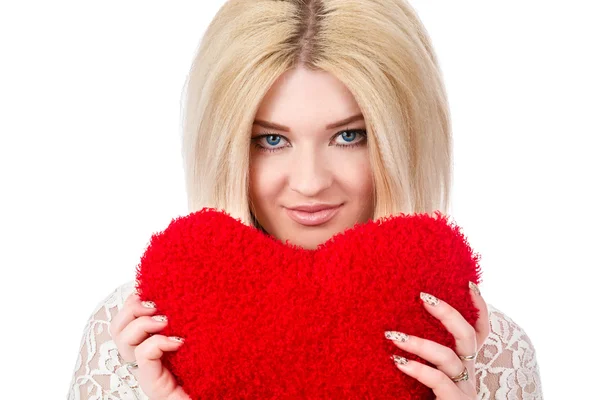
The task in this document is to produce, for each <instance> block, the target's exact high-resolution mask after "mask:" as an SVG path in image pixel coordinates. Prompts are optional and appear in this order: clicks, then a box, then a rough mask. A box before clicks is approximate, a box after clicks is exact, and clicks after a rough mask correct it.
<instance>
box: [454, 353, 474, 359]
mask: <svg viewBox="0 0 600 400" xmlns="http://www.w3.org/2000/svg"><path fill="white" fill-rule="evenodd" d="M458 358H460V359H461V360H474V359H476V358H477V353H475V354H473V355H472V356H458Z"/></svg>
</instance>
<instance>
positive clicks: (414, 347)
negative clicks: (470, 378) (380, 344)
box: [385, 331, 465, 376]
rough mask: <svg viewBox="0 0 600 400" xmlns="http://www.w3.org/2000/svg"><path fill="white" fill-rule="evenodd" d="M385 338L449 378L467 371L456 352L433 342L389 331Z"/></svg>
mask: <svg viewBox="0 0 600 400" xmlns="http://www.w3.org/2000/svg"><path fill="white" fill-rule="evenodd" d="M385 337H386V338H387V339H389V340H391V341H392V342H393V343H394V344H395V345H396V346H397V347H398V348H400V349H402V350H405V351H408V352H409V353H412V354H415V355H417V356H419V357H421V358H422V359H424V360H427V361H429V362H430V363H432V364H433V365H435V366H436V367H437V368H438V369H439V370H440V371H442V372H443V373H444V374H446V375H448V376H458V375H460V373H461V372H463V370H464V369H465V366H464V364H463V362H462V360H461V359H460V358H458V355H456V353H455V352H454V350H452V349H451V348H449V347H446V346H443V345H441V344H439V343H436V342H434V341H432V340H427V339H423V338H420V337H418V336H410V335H407V334H405V333H402V332H397V331H388V332H386V333H385Z"/></svg>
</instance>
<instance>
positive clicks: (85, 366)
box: [68, 281, 148, 400]
mask: <svg viewBox="0 0 600 400" xmlns="http://www.w3.org/2000/svg"><path fill="white" fill-rule="evenodd" d="M134 287H135V282H134V281H131V282H128V283H126V284H124V285H122V286H120V287H118V288H117V289H115V290H114V291H113V292H112V293H111V294H110V295H109V296H108V297H107V298H106V299H104V300H103V301H102V302H100V304H98V306H97V307H96V309H95V310H94V312H93V313H92V315H91V317H90V318H89V320H88V321H87V324H86V326H85V329H84V332H83V338H82V339H81V344H80V349H79V354H78V356H77V362H76V364H75V371H74V374H73V378H72V380H71V385H70V388H69V393H68V400H80V399H81V400H83V399H85V400H118V399H120V400H148V397H147V396H146V395H145V394H144V393H143V392H142V390H141V389H140V387H139V386H138V385H137V381H136V379H135V377H134V376H133V374H131V372H129V370H128V369H127V368H125V367H123V366H122V365H121V359H120V357H119V354H118V352H117V346H116V345H115V343H114V342H113V340H112V338H111V336H110V332H109V326H110V321H111V319H112V318H113V317H114V316H115V315H116V314H117V312H118V311H119V310H120V309H121V308H122V307H123V303H124V302H125V299H126V298H127V296H129V294H131V293H132V292H133V290H134Z"/></svg>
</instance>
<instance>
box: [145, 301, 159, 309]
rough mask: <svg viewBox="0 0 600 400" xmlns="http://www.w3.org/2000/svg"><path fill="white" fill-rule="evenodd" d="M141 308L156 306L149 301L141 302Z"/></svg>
mask: <svg viewBox="0 0 600 400" xmlns="http://www.w3.org/2000/svg"><path fill="white" fill-rule="evenodd" d="M142 306H144V307H146V308H156V304H154V303H153V302H151V301H142Z"/></svg>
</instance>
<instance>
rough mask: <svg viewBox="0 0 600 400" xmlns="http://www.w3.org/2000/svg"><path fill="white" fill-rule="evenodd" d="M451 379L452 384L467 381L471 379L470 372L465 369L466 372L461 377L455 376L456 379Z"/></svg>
mask: <svg viewBox="0 0 600 400" xmlns="http://www.w3.org/2000/svg"><path fill="white" fill-rule="evenodd" d="M450 379H452V382H460V381H466V380H468V379H469V372H468V371H467V368H466V367H465V369H464V371H463V372H462V373H461V374H460V375H458V376H455V377H454V378H450Z"/></svg>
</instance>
